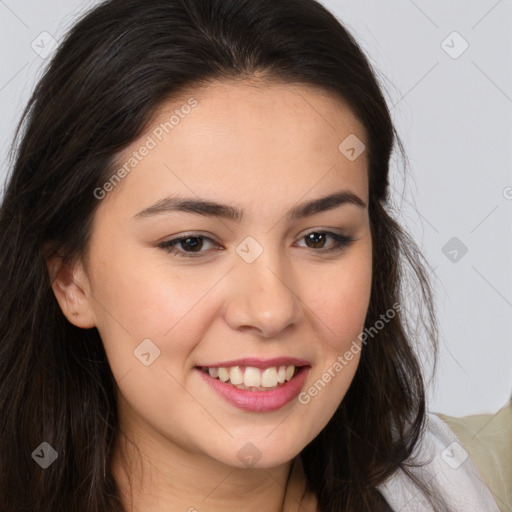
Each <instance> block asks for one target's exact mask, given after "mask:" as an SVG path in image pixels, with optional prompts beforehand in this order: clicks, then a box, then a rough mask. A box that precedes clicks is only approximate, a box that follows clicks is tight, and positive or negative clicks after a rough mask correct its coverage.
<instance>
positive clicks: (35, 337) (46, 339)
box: [0, 0, 441, 512]
mask: <svg viewBox="0 0 512 512" xmlns="http://www.w3.org/2000/svg"><path fill="white" fill-rule="evenodd" d="M255 76H259V77H264V78H265V79H268V80H270V81H280V82H282V83H289V84H308V85H313V86H316V87H319V88H321V89H323V90H325V91H329V92H332V93H334V94H336V95H337V96H338V97H339V98H340V99H343V100H344V101H346V102H347V103H348V104H349V105H350V107H351V108H352V110H353V112H354V114H355V115H356V116H357V118H358V119H359V120H360V121H361V122H362V123H363V125H364V127H365V129H366V131H367V136H368V145H367V148H366V149H367V151H368V158H369V169H368V172H369V214H370V223H371V232H372V237H373V240H374V243H373V277H372V291H371V299H370V307H369V309H368V313H367V318H366V326H368V327H369V326H373V325H374V324H375V323H376V322H377V321H378V320H379V319H380V318H381V315H382V314H383V313H385V312H386V311H388V310H390V308H392V307H393V304H395V303H397V302H398V303H400V304H402V306H404V305H405V303H406V302H407V301H406V297H404V288H403V285H404V279H405V277H406V274H407V272H409V274H410V275H412V276H413V277H414V278H415V279H416V286H417V288H416V291H415V293H416V296H417V297H418V303H419V304H421V305H422V308H423V309H422V312H421V314H420V315H419V321H420V323H421V324H423V326H424V327H425V329H424V332H425V333H426V337H425V340H426V343H429V344H430V345H429V347H430V351H431V352H432V353H434V352H435V349H436V339H437V333H436V326H435V321H434V320H435V319H434V308H433V302H432V292H431V289H430V285H429V282H428V279H427V277H428V276H427V274H426V272H425V270H424V266H425V264H426V262H424V260H423V258H422V256H421V253H420V252H419V250H418V249H417V247H416V245H415V244H414V242H413V240H412V239H411V238H410V237H409V236H408V235H407V234H406V232H405V231H404V230H403V229H402V228H401V227H400V226H399V225H398V223H397V222H396V221H395V220H394V219H393V216H392V215H391V211H390V208H389V197H388V194H389V183H388V177H389V163H390V157H391V154H392V151H393V148H394V146H395V144H397V145H398V147H399V148H400V149H401V150H402V153H403V148H402V145H401V144H400V141H399V138H398V137H397V134H396V130H395V128H394V127H393V124H392V121H391V117H390V113H389V110H388V108H387V105H386V101H385V99H384V97H383V95H382V92H381V90H380V87H379V85H378V82H377V79H376V76H375V74H374V72H373V71H372V69H371V67H370V65H369V63H368V61H367V58H366V57H365V55H364V53H363V51H362V50H361V49H360V47H359V46H358V44H357V43H356V41H355V40H354V39H353V37H352V36H351V35H350V34H349V33H348V32H347V30H346V29H345V28H344V27H343V26H342V24H340V22H339V21H338V20H337V19H336V18H335V17H334V16H333V15H332V14H331V13H329V12H328V11H327V10H326V9H325V8H324V7H322V5H321V4H319V3H318V2H316V1H314V0H257V1H255V0H111V1H106V2H104V3H102V4H100V5H98V6H96V7H95V8H94V9H92V10H91V11H90V12H89V13H87V14H86V15H85V16H84V17H83V18H82V19H81V20H79V21H78V22H77V23H76V24H75V25H74V26H73V27H72V29H71V30H70V31H69V33H68V34H67V36H66V37H65V39H64V40H63V42H62V43H61V44H60V46H59V48H58V49H57V51H56V54H55V55H54V57H53V58H52V59H51V62H50V63H49V65H48V67H47V69H46V70H45V73H44V75H43V76H42V78H41V79H40V81H39V82H38V84H37V86H36V88H35V91H34V92H33V95H32V97H31V99H30V101H29V103H28V105H27V107H26V110H25V112H24V114H23V118H22V121H21V122H20V125H19V127H18V130H17V132H16V138H15V145H13V151H12V154H13V155H14V158H13V160H14V161H13V165H12V169H11V173H10V176H9V179H8V184H7V187H6V190H5V194H4V198H3V202H2V207H1V211H0V247H1V249H0V281H1V283H2V288H1V291H0V303H1V307H0V453H1V454H2V455H1V457H0V512H21V511H30V512H50V511H51V512H60V511H62V512H69V511H73V512H107V511H108V512H112V511H122V510H123V507H122V505H121V501H120V497H119V493H118V489H117V487H116V482H115V481H114V479H113V477H112V476H111V475H110V473H109V472H108V461H109V460H110V459H111V456H112V451H113V446H114V443H115V440H116V436H118V435H119V432H118V417H117V408H116V392H115V381H114V378H113V375H112V373H111V371H110V367H109V364H108V361H107V358H106V355H105V352H104V349H103V345H102V341H101V338H100V336H99V333H98V331H97V330H96V329H94V328H93V329H79V328H77V327H75V326H73V325H72V324H71V323H70V322H68V321H67V320H66V318H65V317H64V315H63V314H62V312H61V310H60V308H59V305H58V303H57V301H56V299H55V296H54V294H53V291H52V288H51V282H50V277H49V275H48V270H47V266H46V259H47V258H49V257H50V256H52V255H54V254H56V253H59V254H60V255H61V256H62V257H64V258H65V259H69V260H72V259H74V258H79V257H80V256H82V255H83V254H84V253H85V251H86V248H87V244H88V240H89V234H90V229H91V221H92V219H93V216H94V214H95V210H96V208H97V206H98V203H99V202H98V200H97V199H96V197H95V195H94V193H93V191H94V190H95V189H97V188H98V187H101V186H102V184H103V183H105V181H106V180H108V178H109V177H110V176H111V175H112V173H113V171H114V164H115V161H116V156H117V155H118V154H119V152H120V151H121V150H123V149H124V148H126V147H127V146H128V145H129V144H130V143H131V142H133V141H134V140H135V139H136V138H137V137H139V136H140V135H141V134H142V133H143V132H144V130H145V128H146V127H147V125H148V123H149V122H150V120H151V119H152V117H153V116H154V115H155V113H156V112H157V109H158V107H159V106H160V105H161V104H162V103H163V102H164V101H166V100H168V99H169V98H172V97H173V96H174V95H177V94H179V93H182V92H183V91H186V90H187V88H191V87H193V86H198V85H204V84H208V83H211V82H212V81H225V80H230V79H251V78H253V77H255ZM340 142H341V141H340ZM408 315H412V311H408V310H407V309H405V308H404V307H402V308H401V311H400V312H399V313H397V314H396V315H395V316H394V317H393V318H391V319H389V321H388V322H387V325H386V327H385V328H383V329H381V330H380V331H379V332H378V335H376V336H375V337H374V338H373V339H372V340H371V341H370V342H368V343H367V344H366V345H365V346H364V348H363V350H362V354H361V360H360V363H359V367H358V369H357V372H356V375H355V377H354V380H353V382H352V384H351V386H350V389H349V391H348V393H347V394H346V396H345V398H344V399H343V401H342V403H341V405H340V406H339V408H338V410H337V411H336V413H335V414H334V416H333V417H332V419H331V421H330V422H329V423H328V425H327V426H326V427H325V428H324V429H323V431H322V432H321V433H320V434H319V435H318V436H317V437H316V438H315V439H314V440H313V441H311V443H310V444H309V445H308V446H307V447H305V448H304V450H303V451H302V453H301V456H302V460H303V463H304V468H305V471H306V476H307V480H308V485H309V487H310V488H311V489H312V490H313V491H314V492H315V493H316V495H317V497H318V502H319V507H320V510H321V511H323V512H341V511H348V510H352V511H357V512H370V511H371V512H376V511H385V510H390V508H389V506H388V505H387V503H386V502H385V500H384V499H383V497H382V496H381V494H380V493H379V492H378V490H377V489H376V486H378V485H379V484H380V483H382V482H383V481H384V480H385V479H386V478H387V477H389V476H390V475H391V474H392V473H393V472H394V471H396V470H397V468H400V467H402V468H403V469H405V470H406V471H407V465H406V464H405V462H406V461H407V459H408V458H409V456H410V455H411V453H412V451H413V449H414V447H415V446H416V444H417V442H418V439H419V436H420V434H421V432H422V429H423V428H424V425H425V415H426V412H425V390H424V382H423V379H422V375H421V371H420V366H419V364H418V360H417V356H416V355H415V352H414V350H413V346H412V344H413V343H415V341H416V340H415V339H413V338H414V336H413V334H412V333H414V335H415V334H416V333H417V332H418V330H417V325H416V330H412V329H408V327H407V325H408V320H410V318H408ZM42 441H46V442H48V443H49V444H50V445H51V446H52V447H53V448H54V449H55V450H56V451H57V452H58V463H54V464H52V465H51V466H50V467H49V468H48V469H46V470H42V469H41V468H40V467H39V466H38V465H37V464H35V462H34V461H33V460H32V458H31V453H32V452H33V451H34V449H35V448H36V447H37V446H39V445H40V443H41V442H42ZM105 461H107V465H106V467H105ZM105 469H106V475H105V476H104V473H103V472H104V470H105ZM418 485H419V487H420V489H421V490H422V491H423V492H425V493H426V494H429V489H428V488H427V486H426V485H425V484H424V483H421V482H418ZM435 498H436V496H434V494H433V493H430V499H431V500H434V499H435ZM436 507H437V505H436ZM439 507H441V506H440V505H439ZM436 510H441V508H436Z"/></svg>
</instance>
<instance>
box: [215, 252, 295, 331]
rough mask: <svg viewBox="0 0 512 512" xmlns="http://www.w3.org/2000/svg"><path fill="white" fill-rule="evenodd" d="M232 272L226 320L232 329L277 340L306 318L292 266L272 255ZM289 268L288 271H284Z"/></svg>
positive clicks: (242, 264) (242, 263) (241, 264)
mask: <svg viewBox="0 0 512 512" xmlns="http://www.w3.org/2000/svg"><path fill="white" fill-rule="evenodd" d="M237 267H238V268H235V269H233V271H232V272H230V282H229V286H230V290H229V301H228V304H227V307H226V309H225V320H226V323H227V324H228V325H229V327H230V328H231V329H234V330H244V331H251V330H252V331H254V332H255V333H256V334H257V335H259V336H261V337H264V338H272V337H275V336H277V335H278V334H279V333H280V332H281V331H283V330H284V329H286V328H287V327H289V326H293V325H296V324H298V323H299V322H300V321H301V319H302V318H303V314H304V311H303V303H302V301H301V300H300V297H299V291H298V290H297V289H296V288H297V284H296V281H295V280H294V279H293V275H292V272H291V270H290V266H289V265H286V262H283V261H281V262H279V261H278V258H277V257H273V256H271V255H270V254H269V252H267V251H264V252H263V254H262V255H261V256H260V257H259V258H257V259H256V260H255V261H253V262H252V263H246V262H245V261H238V262H237ZM285 267H286V268H285Z"/></svg>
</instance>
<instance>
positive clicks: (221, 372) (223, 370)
mask: <svg viewBox="0 0 512 512" xmlns="http://www.w3.org/2000/svg"><path fill="white" fill-rule="evenodd" d="M219 379H220V380H221V381H222V382H227V381H228V380H229V372H228V371H227V370H226V368H222V367H221V368H219Z"/></svg>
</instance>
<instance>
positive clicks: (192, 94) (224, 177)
mask: <svg viewBox="0 0 512 512" xmlns="http://www.w3.org/2000/svg"><path fill="white" fill-rule="evenodd" d="M354 137H355V139H353V138H354ZM346 140H350V141H351V140H357V141H359V143H360V145H361V146H360V147H364V146H367V140H366V131H365V129H364V126H363V125H362V123H360V121H359V120H358V119H357V118H356V117H355V115H354V114H353V112H352V110H351V108H350V107H349V105H348V104H347V103H346V102H344V101H343V100H342V99H341V98H339V97H338V96H336V95H334V94H333V93H330V92H327V91H324V90H322V89H319V88H316V87H312V86H306V85H303V84H279V83H268V82H267V83H265V84H262V83H256V82H243V81H231V82H214V83H212V84H209V85H207V86H203V87H200V88H195V89H194V88H191V89H190V90H188V91H184V92H182V93H181V94H180V96H176V97H173V98H172V99H170V100H168V101H166V102H164V103H163V104H162V105H161V106H160V107H159V109H158V110H157V112H156V115H155V116H154V117H153V119H152V120H151V122H150V123H149V124H148V126H147V127H146V130H145V131H144V134H143V135H142V136H141V137H139V138H138V139H137V140H136V141H135V142H134V143H132V144H131V145H130V146H129V147H128V148H126V149H125V150H124V151H123V152H122V153H120V154H119V155H118V158H117V162H116V168H121V167H122V166H125V169H129V173H127V174H128V175H127V176H126V177H125V178H124V179H123V180H122V183H120V186H116V189H115V190H114V191H113V193H112V194H111V195H116V194H119V195H123V197H124V198H125V199H127V200H129V199H130V196H132V197H131V199H132V201H131V202H133V199H134V196H135V195H136V196H138V197H139V198H140V197H144V196H145V197H146V198H147V201H152V200H153V201H156V200H158V199H161V198H162V195H165V194H172V193H180V194H182V195H186V196H190V195H198V196H201V197H212V198H215V199H218V200H225V201H231V202H232V200H233V197H235V198H236V197H237V196H240V195H241V194H244V197H238V199H239V200H240V201H241V200H243V199H248V198H246V197H245V196H246V195H248V196H249V197H256V198H257V199H254V201H256V202H257V201H260V203H261V200H262V199H265V200H266V201H272V200H273V199H274V200H275V201H279V202H291V203H293V202H296V201H298V200H299V199H300V198H301V197H302V196H305V195H306V194H308V193H309V191H311V194H313V195H315V191H314V190H315V189H318V193H317V194H316V195H319V194H324V193H325V192H332V191H333V187H336V188H340V187H345V188H351V190H352V191H353V192H355V193H357V194H358V195H359V196H360V197H361V198H362V199H363V200H364V201H367V199H366V198H367V189H368V183H367V164H368V162H367V154H366V151H363V152H362V153H361V155H360V156H359V157H358V158H357V159H355V160H351V159H349V158H347V155H346V153H344V151H343V150H344V149H345V148H344V146H345V145H346V144H344V141H346ZM363 145H364V146H363ZM144 148H146V149H144ZM147 148H149V149H147ZM141 153H144V156H141ZM127 164H128V165H127ZM320 189H321V190H320ZM123 190H124V192H123ZM139 204H141V201H139ZM142 206H144V205H143V204H142Z"/></svg>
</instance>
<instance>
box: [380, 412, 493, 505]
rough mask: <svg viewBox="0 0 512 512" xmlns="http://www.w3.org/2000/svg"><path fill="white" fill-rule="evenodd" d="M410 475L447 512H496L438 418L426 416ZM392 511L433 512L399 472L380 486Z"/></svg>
mask: <svg viewBox="0 0 512 512" xmlns="http://www.w3.org/2000/svg"><path fill="white" fill-rule="evenodd" d="M410 461H411V462H414V463H415V464H421V465H420V466H419V467H411V472H412V473H413V474H414V476H415V477H417V478H418V479H419V480H420V481H421V482H423V483H424V484H427V485H428V486H429V487H431V488H432V489H433V491H434V493H435V494H436V495H438V496H439V497H440V498H442V499H443V500H444V501H445V502H446V505H447V506H448V508H449V510H450V511H453V512H469V511H484V510H485V511H486V512H499V509H498V506H497V505H496V502H495V501H494V498H493V496H492V493H491V492H490V490H489V488H488V487H487V485H486V483H485V481H484V480H483V478H482V476H481V475H480V473H479V471H478V469H477V467H476V466H475V464H474V462H473V460H472V459H471V457H470V456H469V454H468V452H467V451H466V449H465V448H464V447H463V445H462V443H461V442H460V440H459V438H458V437H457V436H456V434H455V433H454V432H453V431H452V430H451V429H450V427H449V426H448V425H447V423H445V422H444V421H443V420H442V419H441V418H440V417H438V416H437V415H435V414H434V413H428V414H427V421H426V425H425V429H424V431H423V435H422V437H421V439H420V441H419V443H418V445H417V446H416V449H415V452H414V454H413V456H412V457H411V460H410ZM378 489H379V491H380V493H381V494H382V495H383V496H384V498H385V499H386V501H387V502H388V503H389V505H390V506H391V507H392V508H393V510H396V511H399V510H407V511H409V512H434V509H433V508H432V506H431V505H430V504H429V503H428V502H427V500H426V498H425V497H424V496H423V493H421V492H420V491H419V489H418V487H417V486H416V485H415V484H414V483H413V481H412V480H411V479H410V478H409V477H408V476H407V475H406V474H405V472H404V471H403V470H398V471H397V472H395V474H393V475H392V476H391V478H389V479H388V480H387V481H386V482H384V483H383V484H382V485H381V486H379V488H378Z"/></svg>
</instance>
